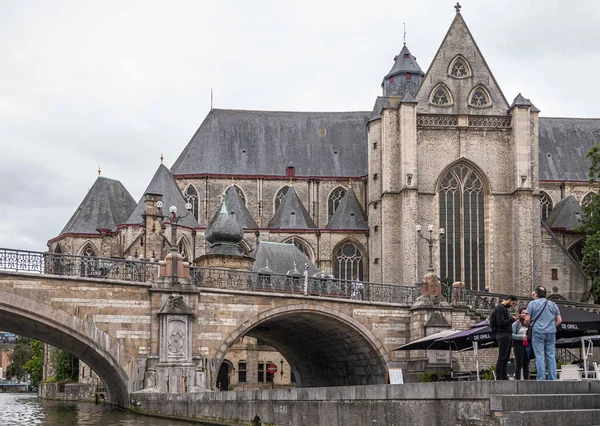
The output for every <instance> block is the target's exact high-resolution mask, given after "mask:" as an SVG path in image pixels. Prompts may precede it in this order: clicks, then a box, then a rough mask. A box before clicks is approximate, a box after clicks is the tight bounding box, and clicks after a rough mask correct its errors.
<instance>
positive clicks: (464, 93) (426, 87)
mask: <svg viewBox="0 0 600 426" xmlns="http://www.w3.org/2000/svg"><path fill="white" fill-rule="evenodd" d="M458 55H461V56H462V57H463V58H464V59H465V60H466V61H467V62H468V63H469V66H470V68H471V71H472V76H471V77H468V78H454V77H451V76H449V75H448V68H449V66H450V63H451V62H452V61H453V60H454V58H456V57H457V56H458ZM440 83H443V84H444V85H445V86H446V87H448V89H449V90H450V92H451V94H452V97H453V99H454V104H453V105H452V106H444V107H438V106H433V105H430V104H429V95H430V93H431V91H432V90H433V89H434V88H435V87H436V86H437V85H438V84H440ZM479 85H481V86H483V87H485V89H486V90H487V91H488V92H489V94H490V96H491V101H492V106H491V107H486V108H474V107H470V106H469V102H468V101H469V100H468V97H469V95H470V93H471V91H472V90H473V89H474V88H475V87H477V86H479ZM416 100H417V101H418V102H419V106H418V107H417V112H419V113H428V114H478V115H506V114H507V111H508V102H507V100H506V98H505V97H504V94H503V93H502V90H501V89H500V86H499V85H498V83H497V82H496V79H495V78H494V75H493V74H492V71H491V70H490V68H489V66H488V64H487V62H486V61H485V59H484V57H483V55H482V54H481V51H480V50H479V47H478V46H477V43H476V42H475V39H474V38H473V35H472V34H471V32H470V31H469V28H468V27H467V24H466V23H465V20H464V19H463V17H462V15H461V13H460V12H457V13H456V16H455V17H454V20H453V21H452V24H451V25H450V28H449V29H448V32H447V33H446V36H445V37H444V40H443V41H442V44H441V45H440V47H439V49H438V51H437V53H436V54H435V56H434V58H433V61H432V62H431V65H430V66H429V69H428V70H427V74H425V77H424V78H423V83H422V84H421V88H420V89H419V92H418V94H417V96H416Z"/></svg>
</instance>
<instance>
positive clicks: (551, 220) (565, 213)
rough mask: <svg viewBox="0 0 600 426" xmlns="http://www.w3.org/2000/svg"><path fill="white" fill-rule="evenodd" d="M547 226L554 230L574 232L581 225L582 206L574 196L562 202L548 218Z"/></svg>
mask: <svg viewBox="0 0 600 426" xmlns="http://www.w3.org/2000/svg"><path fill="white" fill-rule="evenodd" d="M546 224H547V225H548V226H549V227H550V228H551V229H553V230H560V231H573V230H574V229H575V228H577V227H578V226H579V225H581V206H580V205H579V202H578V201H577V199H576V198H575V197H574V196H573V195H569V196H568V197H566V198H563V199H562V200H560V201H559V202H558V203H556V205H555V206H554V207H553V208H552V211H551V212H550V215H549V216H548V217H547V218H546Z"/></svg>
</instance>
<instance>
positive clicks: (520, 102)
mask: <svg viewBox="0 0 600 426" xmlns="http://www.w3.org/2000/svg"><path fill="white" fill-rule="evenodd" d="M516 106H533V104H532V103H531V101H530V100H529V99H526V98H525V97H524V96H523V95H522V94H520V93H519V94H518V95H517V97H516V98H515V100H514V101H513V103H512V105H511V106H510V107H511V109H512V108H513V107H516Z"/></svg>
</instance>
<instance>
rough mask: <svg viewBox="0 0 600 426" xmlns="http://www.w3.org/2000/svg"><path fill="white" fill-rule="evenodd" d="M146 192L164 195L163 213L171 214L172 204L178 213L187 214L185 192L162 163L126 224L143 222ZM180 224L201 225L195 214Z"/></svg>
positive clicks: (189, 226) (182, 220)
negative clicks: (183, 192)
mask: <svg viewBox="0 0 600 426" xmlns="http://www.w3.org/2000/svg"><path fill="white" fill-rule="evenodd" d="M146 194H160V195H162V197H163V198H162V202H163V215H165V216H166V215H168V214H169V208H170V207H171V206H175V207H177V214H178V215H181V216H183V215H185V214H186V209H185V205H186V201H185V198H183V194H182V193H181V190H180V189H179V187H178V186H177V183H176V182H175V178H174V177H173V175H172V174H171V172H170V171H169V169H167V167H166V166H165V165H164V164H161V165H160V166H158V170H156V173H154V176H153V177H152V180H151V181H150V184H149V185H148V187H147V188H146V190H145V191H144V194H143V195H142V198H141V199H140V201H139V202H138V204H137V206H136V207H135V210H134V211H133V213H132V214H131V216H129V219H127V221H126V222H125V223H126V224H128V225H138V224H141V223H142V222H143V218H142V213H144V212H145V211H146V202H145V195H146ZM178 224H179V225H181V226H187V227H188V228H199V227H200V225H199V224H198V222H197V221H196V219H195V218H194V215H192V214H189V215H187V216H186V217H184V218H183V219H181V220H180V221H179V222H178Z"/></svg>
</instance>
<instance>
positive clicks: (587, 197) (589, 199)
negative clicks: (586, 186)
mask: <svg viewBox="0 0 600 426" xmlns="http://www.w3.org/2000/svg"><path fill="white" fill-rule="evenodd" d="M594 195H596V193H595V192H588V193H587V194H585V197H583V199H582V200H581V207H585V206H587V205H588V204H590V203H591V202H592V200H593V199H594Z"/></svg>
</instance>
